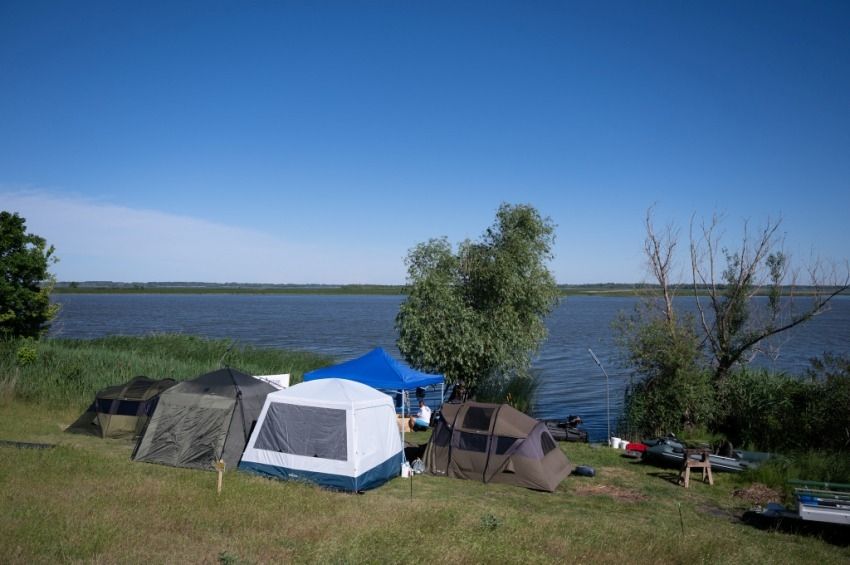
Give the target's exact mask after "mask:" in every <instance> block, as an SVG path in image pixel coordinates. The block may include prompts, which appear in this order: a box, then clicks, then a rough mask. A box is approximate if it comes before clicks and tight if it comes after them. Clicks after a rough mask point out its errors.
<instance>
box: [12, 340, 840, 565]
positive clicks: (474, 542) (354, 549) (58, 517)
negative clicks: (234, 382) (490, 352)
mask: <svg viewBox="0 0 850 565" xmlns="http://www.w3.org/2000/svg"><path fill="white" fill-rule="evenodd" d="M228 345H229V344H228V343H227V342H222V341H208V340H202V339H198V338H192V337H188V336H167V335H163V336H148V337H145V338H126V337H115V338H108V339H104V340H94V341H78V342H77V341H67V340H47V341H44V342H41V343H37V344H32V343H28V342H18V343H14V344H10V343H6V344H3V345H2V348H0V393H2V394H0V440H3V441H15V442H36V443H47V444H54V445H55V447H54V448H52V449H44V450H36V449H23V448H20V447H15V446H13V445H9V444H4V443H3V442H2V441H0V563H55V562H86V563H151V562H153V563H280V562H321V563H326V562H372V563H375V562H381V563H383V562H391V563H402V562H406V563H410V562H421V561H424V562H430V563H438V562H448V563H480V562H484V563H504V562H511V563H515V562H522V563H553V562H568V563H582V562H590V563H623V562H628V563H634V562H637V563H650V562H651V563H658V562H665V563H692V562H700V563H761V562H770V563H801V562H804V563H847V562H848V561H850V547H848V546H847V545H835V544H832V543H828V542H826V541H823V540H821V539H819V538H818V537H817V536H802V535H792V534H787V533H778V532H770V531H762V530H758V529H755V528H752V527H750V526H748V525H745V524H743V523H741V522H740V520H739V518H740V515H741V513H742V512H743V511H744V510H745V509H747V508H748V507H749V506H751V504H752V502H751V501H748V499H746V498H741V497H739V496H735V495H734V493H735V491H736V490H737V489H741V488H745V487H748V486H749V484H750V480H751V478H748V477H745V476H733V475H716V484H715V485H714V486H708V485H704V484H701V483H699V482H697V483H696V484H694V485H693V486H692V488H690V489H688V490H685V489H684V488H682V487H680V486H677V485H676V484H675V478H676V472H675V471H670V470H665V469H659V468H655V467H651V466H648V465H644V464H640V463H635V462H633V461H631V460H627V459H623V458H622V457H621V456H620V452H617V451H613V450H610V449H607V448H594V447H591V446H587V445H575V444H565V445H564V446H562V448H563V449H564V450H565V451H566V453H567V455H568V457H569V458H570V459H571V460H572V462H573V463H574V464H586V465H592V466H593V467H595V468H596V470H597V476H596V477H594V478H582V477H576V476H571V477H569V478H567V479H566V480H565V481H564V482H563V483H562V484H561V486H560V487H559V489H558V490H557V491H556V492H555V493H551V494H548V493H539V492H533V491H529V490H526V489H521V488H516V487H507V486H502V485H484V484H480V483H474V482H470V481H461V480H455V479H447V478H441V477H430V476H418V477H416V478H414V479H413V481H412V482H411V481H410V480H407V479H401V478H397V479H394V480H393V481H391V482H390V483H388V484H387V485H384V486H382V487H381V488H378V489H376V490H373V491H369V492H367V493H366V494H364V495H352V494H343V493H336V492H329V491H326V490H322V489H319V488H316V487H313V486H309V485H304V484H297V483H289V482H279V481H272V480H267V479H263V478H260V477H256V476H253V475H248V474H245V473H241V472H238V471H237V472H228V473H227V474H226V476H225V481H224V491H223V492H222V494H221V495H220V496H217V495H216V492H215V479H216V477H215V475H214V474H213V473H207V472H202V471H193V470H187V469H174V468H170V467H164V466H159V465H152V464H145V463H134V462H131V461H130V459H129V457H130V453H131V451H132V444H130V443H127V442H121V441H117V440H101V439H98V438H94V437H88V436H77V435H70V434H65V433H64V432H63V430H64V428H65V427H66V426H67V425H68V424H70V423H71V422H72V421H74V420H75V419H76V417H77V416H78V415H79V414H80V412H81V411H82V410H83V409H84V408H85V406H86V405H87V404H88V402H90V401H91V398H92V396H93V394H94V391H95V390H97V389H98V388H101V387H102V386H105V385H107V384H114V383H117V382H121V381H123V380H126V379H127V378H129V377H132V376H134V375H137V374H147V375H149V376H157V377H162V376H172V377H176V378H178V379H185V378H190V377H193V376H195V375H197V374H199V373H201V372H205V371H208V370H210V369H215V368H217V367H218V364H219V360H220V359H221V357H222V355H223V354H224V352H225V351H226V350H227V347H228ZM28 348H33V349H34V351H32V350H31V349H28ZM227 361H228V362H229V363H230V364H231V365H232V366H234V367H239V368H241V369H243V370H246V371H248V372H254V373H275V372H291V373H293V376H294V377H295V380H296V381H297V380H298V379H299V378H300V375H301V374H302V373H303V372H304V371H307V370H310V369H312V368H314V367H318V366H321V365H324V364H327V363H328V362H330V359H327V358H322V357H319V356H315V355H311V354H305V353H287V352H282V351H274V350H265V349H252V348H236V349H234V350H232V351H231V352H230V353H228V356H227ZM427 437H428V435H427V433H418V434H411V435H408V436H407V439H408V440H412V441H414V442H424V441H426V440H427ZM411 486H412V489H411Z"/></svg>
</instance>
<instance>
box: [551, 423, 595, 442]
mask: <svg viewBox="0 0 850 565" xmlns="http://www.w3.org/2000/svg"><path fill="white" fill-rule="evenodd" d="M543 423H545V424H546V428H547V429H548V430H549V433H550V434H552V438H554V439H555V440H556V441H577V442H584V443H587V441H588V438H587V432H586V431H584V430H580V429H578V426H579V424H581V418H580V417H578V416H569V417H568V418H567V419H566V420H565V421H564V420H543Z"/></svg>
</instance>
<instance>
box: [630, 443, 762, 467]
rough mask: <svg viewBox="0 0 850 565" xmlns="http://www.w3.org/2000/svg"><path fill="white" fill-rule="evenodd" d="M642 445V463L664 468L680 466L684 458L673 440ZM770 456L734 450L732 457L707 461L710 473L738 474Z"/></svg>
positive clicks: (714, 456)
mask: <svg viewBox="0 0 850 565" xmlns="http://www.w3.org/2000/svg"><path fill="white" fill-rule="evenodd" d="M644 443H645V444H646V446H647V447H646V451H645V452H644V455H643V460H644V461H647V462H649V463H654V464H658V465H661V466H665V467H681V466H682V460H683V459H684V457H685V455H684V453H685V448H684V446H683V445H682V444H681V443H679V442H678V441H676V439H675V438H672V437H665V438H659V439H656V440H650V441H645V442H644ZM770 456H771V455H770V454H769V453H762V452H758V451H740V450H735V451H733V452H732V457H722V456H720V455H714V454H711V455H709V461H710V462H711V470H712V471H726V472H730V473H740V472H742V471H745V470H747V469H755V468H756V467H758V466H759V464H761V463H762V462H763V461H765V460H767V459H768V458H770Z"/></svg>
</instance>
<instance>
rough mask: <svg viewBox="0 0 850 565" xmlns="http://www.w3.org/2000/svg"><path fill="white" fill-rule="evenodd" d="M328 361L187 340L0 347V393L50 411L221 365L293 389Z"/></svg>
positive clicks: (62, 341) (106, 340) (161, 338)
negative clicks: (275, 378)
mask: <svg viewBox="0 0 850 565" xmlns="http://www.w3.org/2000/svg"><path fill="white" fill-rule="evenodd" d="M330 362H331V358H330V357H326V356H322V355H317V354H314V353H308V352H303V351H281V350H277V349H261V348H256V347H251V346H245V345H239V346H234V347H231V342H229V341H227V340H210V339H203V338H199V337H194V336H189V335H179V334H156V335H149V336H145V337H129V336H113V337H106V338H101V339H95V340H70V339H47V340H42V341H39V342H33V341H23V340H17V341H5V342H2V343H0V390H3V391H5V395H6V396H10V395H13V396H14V397H16V398H19V399H22V400H26V401H30V402H42V403H47V404H50V405H53V406H69V405H71V406H79V405H83V404H85V403H87V402H90V401H91V399H92V396H93V395H94V393H95V392H96V391H98V390H99V389H101V388H103V387H105V386H109V385H113V384H117V383H122V382H125V381H127V380H129V379H130V378H132V377H134V376H137V375H145V376H148V377H151V378H166V377H170V378H173V379H176V380H186V379H191V378H194V377H196V376H198V375H200V374H202V373H206V372H209V371H213V370H215V369H218V368H219V367H220V366H221V365H222V364H224V365H227V366H229V367H233V368H235V369H239V370H240V371H244V372H246V373H248V374H253V375H264V374H278V373H290V374H291V379H292V382H293V383H297V382H300V381H301V377H302V375H303V374H304V373H305V372H307V371H310V370H313V369H315V368H318V367H321V366H324V365H327V364H329V363H330Z"/></svg>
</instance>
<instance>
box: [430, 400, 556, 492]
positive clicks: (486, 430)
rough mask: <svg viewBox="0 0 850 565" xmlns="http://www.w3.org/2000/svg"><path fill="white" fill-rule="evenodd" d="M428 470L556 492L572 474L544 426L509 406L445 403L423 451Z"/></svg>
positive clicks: (440, 473) (487, 481)
mask: <svg viewBox="0 0 850 565" xmlns="http://www.w3.org/2000/svg"><path fill="white" fill-rule="evenodd" d="M425 468H426V469H427V471H428V472H429V473H432V474H434V475H444V476H448V477H457V478H461V479H469V480H474V481H483V482H485V483H491V482H492V483H505V484H510V485H517V486H523V487H527V488H531V489H536V490H544V491H549V492H552V491H554V490H555V489H556V488H558V485H559V484H560V483H561V481H562V480H564V478H566V476H567V475H569V474H570V472H571V471H572V466H571V465H570V462H569V460H568V459H567V456H566V455H564V452H563V451H561V450H560V449H559V448H558V444H557V443H556V442H555V440H554V439H553V438H552V435H551V434H550V433H549V430H548V429H547V428H546V424H544V423H543V422H540V421H538V420H535V419H534V418H532V417H530V416H527V415H525V414H523V413H522V412H520V411H519V410H516V409H514V408H512V407H511V406H508V405H507V404H483V403H479V402H466V403H464V404H452V403H449V404H444V405H443V418H442V419H441V420H440V421H439V422H438V423H437V425H436V426H435V428H434V432H433V434H431V439H430V440H429V442H428V446H427V447H426V449H425Z"/></svg>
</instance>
